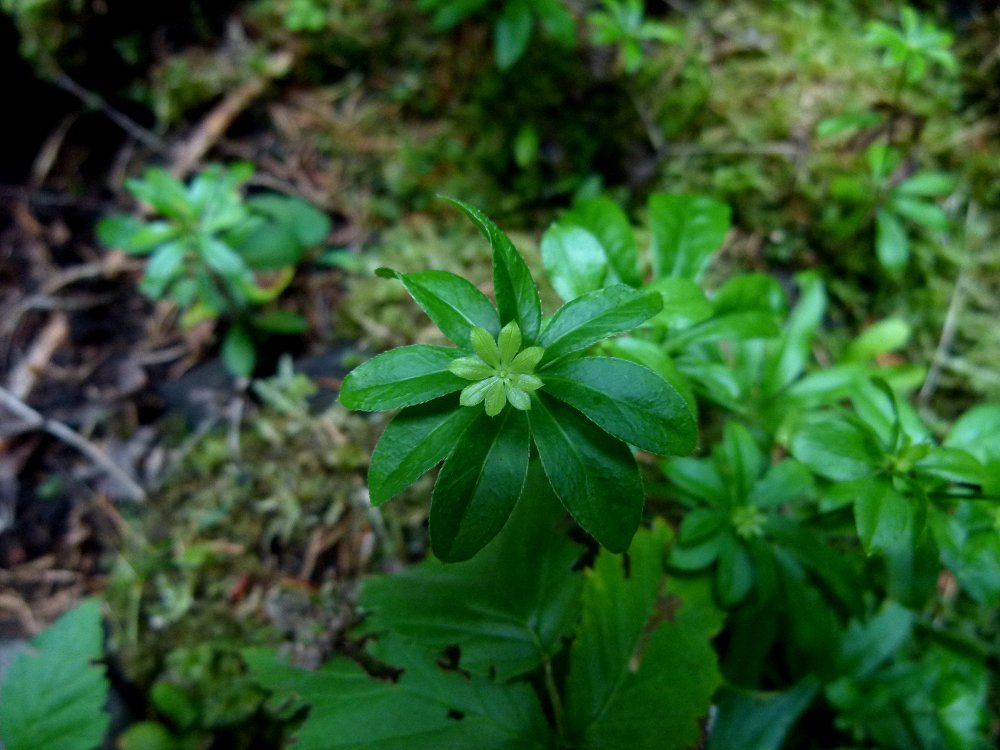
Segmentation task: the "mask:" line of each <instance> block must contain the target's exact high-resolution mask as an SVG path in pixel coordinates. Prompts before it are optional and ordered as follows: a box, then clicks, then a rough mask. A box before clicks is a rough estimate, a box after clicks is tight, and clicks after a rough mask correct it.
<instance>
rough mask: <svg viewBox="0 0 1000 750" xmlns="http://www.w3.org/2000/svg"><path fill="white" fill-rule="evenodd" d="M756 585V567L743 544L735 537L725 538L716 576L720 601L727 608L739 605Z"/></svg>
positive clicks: (720, 548) (720, 550) (721, 546)
mask: <svg viewBox="0 0 1000 750" xmlns="http://www.w3.org/2000/svg"><path fill="white" fill-rule="evenodd" d="M753 584H754V565H753V561H752V560H751V559H750V553H749V551H748V550H747V548H746V545H745V544H743V542H741V541H739V540H738V539H737V538H736V537H735V536H732V535H730V536H727V537H725V538H723V540H722V543H721V545H720V546H719V569H718V570H717V571H716V574H715V586H716V591H717V592H718V594H719V601H720V602H722V604H724V605H725V606H727V607H732V606H734V605H736V604H739V602H741V601H742V600H743V598H744V597H745V596H746V595H747V594H748V593H750V589H751V588H752V587H753Z"/></svg>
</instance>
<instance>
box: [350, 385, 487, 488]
mask: <svg viewBox="0 0 1000 750" xmlns="http://www.w3.org/2000/svg"><path fill="white" fill-rule="evenodd" d="M477 416H478V412H477V411H476V410H474V409H464V408H462V407H460V406H459V405H458V403H457V402H456V399H455V397H454V396H445V397H443V398H439V399H435V400H434V401H429V402H427V403H426V404H419V405H417V406H410V407H407V408H405V409H403V410H402V411H400V412H399V413H398V414H397V415H396V416H395V417H393V419H392V421H391V422H389V424H388V425H387V426H386V428H385V430H384V431H383V432H382V436H381V437H380V438H379V441H378V444H377V445H376V446H375V450H374V451H373V452H372V458H371V463H370V464H369V466H368V490H369V494H370V496H371V501H372V505H376V506H377V505H381V504H382V503H384V502H385V501H387V500H389V499H390V498H392V497H393V496H395V495H397V494H399V493H400V492H402V491H403V490H404V489H406V488H407V487H409V486H410V485H411V484H413V482H415V481H416V480H417V479H419V478H420V477H421V476H423V475H424V474H425V473H426V472H428V471H429V470H430V469H431V468H432V467H434V466H436V465H437V464H438V463H440V462H441V461H443V460H444V459H445V458H447V457H448V455H449V454H451V452H452V451H453V450H454V449H455V447H456V446H457V445H458V438H459V436H460V435H461V434H462V433H463V432H465V430H466V429H467V428H468V426H469V425H470V424H472V422H473V420H475V418H476V417H477Z"/></svg>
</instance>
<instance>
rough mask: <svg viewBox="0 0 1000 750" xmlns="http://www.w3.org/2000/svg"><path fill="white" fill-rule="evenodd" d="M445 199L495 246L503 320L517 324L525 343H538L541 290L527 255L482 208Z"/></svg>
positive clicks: (497, 291)
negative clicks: (539, 297) (526, 260)
mask: <svg viewBox="0 0 1000 750" xmlns="http://www.w3.org/2000/svg"><path fill="white" fill-rule="evenodd" d="M445 200H447V201H449V202H450V203H452V204H454V205H455V206H457V207H458V208H460V209H461V210H462V211H463V212H464V213H465V215H466V216H468V217H469V218H470V219H471V220H472V222H473V223H474V224H475V225H476V226H477V227H478V228H479V231H480V232H482V233H483V236H484V237H486V239H487V240H489V242H490V247H491V248H492V249H493V292H494V294H495V295H496V300H497V308H498V309H499V311H500V323H501V324H503V325H506V324H507V323H509V322H510V321H512V320H513V321H514V322H515V323H517V325H518V328H520V329H521V335H522V336H523V337H524V340H525V343H527V344H534V343H535V341H536V340H537V339H538V331H539V328H540V327H541V322H542V309H541V302H540V301H539V299H538V290H537V289H536V288H535V282H534V280H532V278H531V272H530V271H528V266H527V264H525V262H524V258H522V257H521V255H520V254H519V253H518V252H517V250H516V249H515V247H514V245H513V243H512V242H511V241H510V239H509V238H508V237H507V235H506V234H504V233H503V231H501V229H500V228H499V227H498V226H497V225H496V224H494V223H493V222H492V221H491V220H490V219H489V217H487V216H486V214H484V213H483V212H482V211H480V210H479V209H478V208H475V207H474V206H470V205H469V204H467V203H463V202H462V201H460V200H456V199H454V198H445Z"/></svg>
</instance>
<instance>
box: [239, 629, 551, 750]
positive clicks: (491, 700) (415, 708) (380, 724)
mask: <svg viewBox="0 0 1000 750" xmlns="http://www.w3.org/2000/svg"><path fill="white" fill-rule="evenodd" d="M374 655H375V656H376V658H378V659H381V660H382V661H384V662H386V663H388V664H390V665H393V666H396V667H400V668H402V669H403V670H404V671H403V673H402V675H401V676H400V677H399V679H398V681H397V682H390V681H387V680H376V679H373V678H372V677H370V676H368V675H367V674H365V672H364V670H362V669H361V667H360V666H358V664H357V663H355V662H353V661H351V660H350V659H346V658H344V657H335V658H334V659H333V660H331V661H330V662H329V663H327V664H326V665H325V666H324V667H323V668H322V669H320V670H318V671H315V672H309V671H306V670H303V669H297V668H296V667H292V666H290V665H288V664H287V663H285V662H284V661H283V660H282V659H281V658H280V657H278V655H277V654H276V653H275V652H274V651H273V650H270V649H265V648H256V649H248V650H246V651H244V652H243V658H244V660H245V661H246V663H247V666H248V667H249V669H250V673H251V674H252V675H253V676H254V679H256V680H257V681H258V682H259V683H260V684H261V685H263V686H264V687H266V688H268V689H270V690H273V691H275V692H276V693H277V694H279V695H281V696H285V697H294V698H297V699H298V702H299V703H300V704H301V703H304V704H306V705H308V706H310V707H311V710H310V711H309V716H308V718H307V719H306V721H305V723H304V724H303V725H302V726H301V727H300V728H299V729H298V730H297V731H296V742H295V748H296V750H371V749H372V748H378V749H379V750H440V749H441V748H458V747H467V746H468V744H469V741H470V738H475V742H474V745H475V747H476V748H478V750H544V749H545V748H548V747H551V734H552V732H551V729H549V726H548V724H547V723H546V721H545V717H544V715H543V714H542V711H541V708H540V705H539V703H538V699H537V698H536V697H535V693H534V691H533V690H532V689H531V688H530V687H529V686H528V685H527V684H519V685H499V684H497V683H495V682H493V681H492V680H489V679H487V678H485V677H472V678H467V677H465V676H464V675H463V674H461V673H460V672H458V671H457V670H449V669H446V668H443V667H441V666H440V665H438V664H436V663H435V657H434V656H431V655H428V654H427V653H426V652H425V651H423V650H422V649H420V648H417V647H414V646H412V645H408V644H405V643H403V642H402V641H400V639H398V638H393V637H391V636H386V637H384V638H383V639H381V640H380V641H379V643H378V644H376V647H375V649H374Z"/></svg>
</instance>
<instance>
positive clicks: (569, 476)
mask: <svg viewBox="0 0 1000 750" xmlns="http://www.w3.org/2000/svg"><path fill="white" fill-rule="evenodd" d="M528 419H529V423H530V425H531V433H532V437H533V438H534V441H535V445H536V446H537V447H538V455H539V458H540V459H541V462H542V467H543V468H544V469H545V476H546V477H548V480H549V484H551V485H552V489H553V490H554V491H555V493H556V496H557V497H558V498H559V500H560V502H562V504H563V506H564V507H565V508H566V510H568V511H569V512H570V514H571V515H572V516H573V518H575V519H576V521H577V523H579V524H580V526H582V527H583V529H584V530H585V531H586V532H587V533H588V534H590V535H591V536H593V537H594V538H595V539H596V540H597V541H598V542H600V543H601V544H602V545H603V546H605V547H607V548H608V549H610V550H611V551H613V552H622V551H624V550H625V549H627V548H628V545H629V542H630V541H631V539H632V535H633V534H635V530H636V529H637V528H638V526H639V519H640V517H641V515H642V505H643V500H644V497H643V490H642V480H641V479H640V477H639V469H638V467H637V466H636V463H635V458H634V457H633V456H632V452H631V451H630V450H629V449H628V446H627V445H625V443H623V442H621V441H619V440H616V439H615V438H612V437H610V436H609V435H608V434H607V433H606V432H604V431H603V430H601V429H600V428H599V427H597V426H596V425H595V424H594V423H592V422H591V421H589V420H588V419H587V418H586V417H584V416H583V415H582V414H580V412H578V411H576V410H575V409H572V408H570V407H568V406H565V405H564V404H562V403H561V402H559V401H556V400H554V399H552V398H550V397H547V396H546V395H545V393H544V392H539V393H536V394H535V395H534V396H533V397H532V404H531V411H530V412H528Z"/></svg>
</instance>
